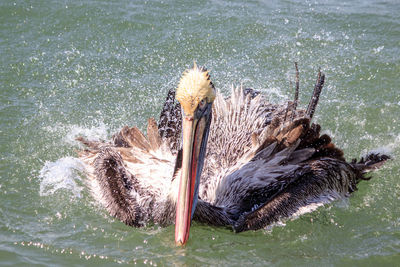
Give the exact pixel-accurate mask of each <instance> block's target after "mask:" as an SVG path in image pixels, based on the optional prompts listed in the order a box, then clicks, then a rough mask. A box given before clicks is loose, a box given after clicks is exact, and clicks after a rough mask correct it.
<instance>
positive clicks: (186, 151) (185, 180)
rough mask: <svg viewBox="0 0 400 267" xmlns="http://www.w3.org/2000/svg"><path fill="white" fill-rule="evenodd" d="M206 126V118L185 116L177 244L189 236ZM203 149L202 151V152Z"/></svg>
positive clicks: (176, 224)
mask: <svg viewBox="0 0 400 267" xmlns="http://www.w3.org/2000/svg"><path fill="white" fill-rule="evenodd" d="M206 128H207V122H206V118H204V117H202V118H200V119H199V120H196V119H195V118H193V117H189V116H185V117H184V120H183V134H182V137H183V146H182V149H183V151H182V152H183V155H182V169H181V178H180V182H179V193H178V202H177V207H176V221H175V242H176V244H177V245H184V244H185V243H186V241H187V240H188V238H189V229H190V223H191V219H192V214H193V213H194V209H195V206H196V203H197V197H198V194H197V192H198V186H199V183H200V177H197V176H200V174H201V168H202V162H203V158H204V151H205V149H201V147H202V146H203V145H204V144H203V145H202V142H203V137H204V133H206V132H207V130H206ZM205 130H206V131H205ZM206 138H207V137H206ZM205 142H206V141H205ZM201 150H202V153H200V151H201ZM199 163H200V164H199Z"/></svg>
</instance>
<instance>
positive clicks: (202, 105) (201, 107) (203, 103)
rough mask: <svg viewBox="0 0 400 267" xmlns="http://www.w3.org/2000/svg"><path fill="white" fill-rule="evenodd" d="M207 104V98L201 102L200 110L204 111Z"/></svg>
mask: <svg viewBox="0 0 400 267" xmlns="http://www.w3.org/2000/svg"><path fill="white" fill-rule="evenodd" d="M206 104H207V101H206V99H205V98H203V100H201V101H200V104H199V108H200V109H203V108H204V107H205V106H206Z"/></svg>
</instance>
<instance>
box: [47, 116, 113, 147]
mask: <svg viewBox="0 0 400 267" xmlns="http://www.w3.org/2000/svg"><path fill="white" fill-rule="evenodd" d="M44 129H45V130H46V131H47V132H49V133H52V134H60V135H61V136H63V137H62V141H63V142H64V143H67V144H69V145H77V144H78V143H79V142H78V141H76V140H75V138H76V137H78V136H83V137H85V138H86V139H88V140H90V141H98V140H105V139H107V137H108V129H107V127H106V125H105V124H104V123H103V122H100V123H99V124H98V125H97V126H91V127H85V126H81V125H75V124H72V125H68V124H67V125H64V124H56V125H53V126H46V127H44Z"/></svg>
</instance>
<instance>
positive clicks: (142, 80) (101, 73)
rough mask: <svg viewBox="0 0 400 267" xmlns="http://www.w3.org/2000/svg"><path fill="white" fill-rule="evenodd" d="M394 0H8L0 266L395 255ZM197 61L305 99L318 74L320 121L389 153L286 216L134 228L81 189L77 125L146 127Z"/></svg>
mask: <svg viewBox="0 0 400 267" xmlns="http://www.w3.org/2000/svg"><path fill="white" fill-rule="evenodd" d="M399 14H400V4H399V3H398V1H396V0H392V1H369V0H365V1H352V2H341V3H337V1H318V2H317V1H292V0H290V1H246V2H241V1H163V2H153V1H148V2H143V1H33V2H32V1H2V2H1V3H0V18H1V24H0V51H1V54H0V87H1V88H0V96H1V97H0V136H1V139H0V153H1V154H0V157H1V161H0V177H1V178H0V190H1V194H0V259H1V265H25V264H37V265H51V266H54V265H63V266H65V265H68V266H69V265H87V266H90V265H96V266H97V265H104V266H109V265H113V264H119V263H137V264H139V265H158V266H173V265H204V264H210V265H217V264H220V265H237V266H239V265H249V264H252V265H254V266H265V265H267V264H268V265H269V264H271V265H307V266H308V265H315V266H320V265H336V264H338V265H349V266H354V265H360V266H361V265H362V266H365V265H377V264H378V263H379V264H385V265H398V264H399V262H400V205H399V201H400V193H399V192H400V181H399V170H400V164H399V162H398V160H397V158H398V157H399V156H400V122H399V120H400V119H399V115H400V93H399V92H400V88H399V85H400V78H399V73H400V17H399ZM193 60H196V61H197V62H198V63H199V64H201V65H205V66H207V68H209V69H211V75H212V79H213V81H214V83H215V85H216V87H217V89H218V90H220V91H222V92H224V93H229V90H230V87H231V86H232V85H240V84H243V85H244V86H249V87H253V88H255V89H257V90H260V91H261V92H262V93H263V94H264V95H266V96H267V98H268V99H270V100H271V101H276V102H280V101H284V100H287V99H291V98H292V97H293V88H291V87H290V81H293V76H294V66H293V62H294V61H297V62H299V67H300V89H301V95H300V101H301V104H302V105H303V106H304V105H305V104H306V103H307V101H308V99H309V97H310V94H311V90H312V88H313V83H314V82H315V79H316V73H317V71H318V69H319V68H321V69H322V70H323V71H324V72H325V74H326V85H325V88H324V92H323V94H322V97H321V100H320V105H319V107H318V109H317V113H316V118H315V119H316V121H317V122H318V123H320V124H321V126H322V129H323V131H324V132H326V133H328V134H330V135H331V136H332V137H333V139H334V141H335V142H336V144H337V145H338V146H339V147H341V148H343V149H344V151H345V154H346V157H347V158H348V159H351V158H353V157H360V156H362V155H365V154H366V153H367V152H368V151H371V150H378V151H386V152H389V153H390V154H391V155H392V156H393V157H394V160H392V161H390V162H389V163H387V164H386V166H385V167H384V168H383V169H381V170H379V171H378V172H376V173H374V174H373V175H372V176H373V179H372V180H371V181H369V182H364V183H362V184H360V185H359V190H358V191H357V192H356V193H355V194H354V195H353V196H352V197H351V198H350V199H349V200H347V201H343V202H339V203H335V204H332V205H328V206H325V207H322V208H319V209H318V210H317V211H315V212H314V213H311V214H307V215H304V216H301V217H300V218H299V219H297V220H293V221H288V222H286V223H285V224H282V225H281V226H277V227H274V228H272V229H267V230H261V231H256V232H246V233H242V234H238V235H237V234H233V233H232V232H231V231H230V230H229V229H225V228H216V227H209V226H205V225H201V224H197V223H195V224H194V227H192V231H191V239H190V242H189V244H188V245H187V246H186V247H185V248H177V247H175V246H174V242H173V236H174V234H173V230H174V229H173V227H167V228H159V227H158V226H150V227H148V228H145V229H133V228H130V227H128V226H125V225H124V224H122V223H121V222H119V221H117V220H115V219H113V218H111V217H109V216H108V215H107V213H106V212H105V211H104V209H102V208H101V207H100V206H99V205H98V204H97V203H96V202H95V201H94V200H93V198H92V197H91V196H90V194H89V192H88V190H87V188H86V187H85V186H84V183H83V179H84V178H85V177H84V176H82V174H81V173H80V170H82V166H81V163H80V162H79V161H78V160H77V159H76V150H77V149H79V144H77V142H76V141H75V137H76V136H78V135H84V136H87V137H89V138H91V139H107V138H109V137H110V136H111V135H112V134H113V133H114V132H115V131H117V130H118V129H120V128H121V127H123V126H124V125H131V126H132V125H137V126H139V128H141V129H144V128H145V126H146V125H145V124H146V121H147V118H148V117H150V116H153V117H158V115H159V110H160V108H161V106H162V103H163V100H164V97H165V95H166V92H167V91H168V90H169V89H170V88H172V87H176V85H177V83H178V80H179V77H180V75H181V73H182V72H183V70H184V69H186V68H188V67H190V66H191V65H192V62H193Z"/></svg>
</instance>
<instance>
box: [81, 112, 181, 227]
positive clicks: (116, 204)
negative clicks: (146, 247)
mask: <svg viewBox="0 0 400 267" xmlns="http://www.w3.org/2000/svg"><path fill="white" fill-rule="evenodd" d="M79 140H80V141H82V142H83V143H84V144H85V145H86V146H88V148H87V149H85V150H83V151H81V152H80V158H81V159H82V161H83V162H84V163H85V164H86V170H87V174H88V177H89V179H88V185H89V187H90V188H91V192H92V195H93V196H94V197H95V198H96V199H97V200H98V201H99V202H100V203H101V204H102V205H103V206H104V207H105V208H106V209H107V211H108V212H109V213H110V214H111V215H112V216H115V217H117V218H118V219H120V220H121V221H123V222H124V223H126V224H128V225H132V226H142V225H144V224H146V223H147V222H158V223H161V224H168V223H172V221H173V218H172V217H173V216H172V215H173V213H172V215H171V214H169V213H168V212H165V211H166V210H167V209H168V207H167V206H168V205H173V203H174V200H173V199H171V197H173V194H171V192H173V190H172V189H171V188H173V187H174V186H176V185H173V184H172V183H173V179H172V177H173V172H174V164H175V156H173V155H172V153H171V151H170V148H169V143H166V142H163V141H162V139H161V137H160V136H159V133H158V127H157V124H156V122H155V121H154V119H149V123H148V129H147V137H146V136H144V134H143V133H142V132H141V131H140V130H139V129H138V128H136V127H132V128H128V127H124V128H123V129H122V130H121V131H120V132H118V133H117V134H115V135H114V136H113V137H112V140H111V142H109V143H101V142H89V141H86V140H84V139H83V138H79Z"/></svg>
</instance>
